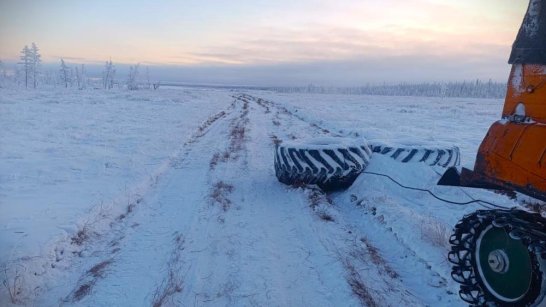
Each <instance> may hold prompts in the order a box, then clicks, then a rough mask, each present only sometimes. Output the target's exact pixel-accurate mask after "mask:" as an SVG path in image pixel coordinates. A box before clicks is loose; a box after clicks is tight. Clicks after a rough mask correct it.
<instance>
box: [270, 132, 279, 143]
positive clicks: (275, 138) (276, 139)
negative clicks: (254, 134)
mask: <svg viewBox="0 0 546 307" xmlns="http://www.w3.org/2000/svg"><path fill="white" fill-rule="evenodd" d="M270 138H271V142H272V143H273V145H279V144H281V143H282V140H281V139H279V138H278V137H277V136H276V135H274V134H272V135H271V136H270Z"/></svg>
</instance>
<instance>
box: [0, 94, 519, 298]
mask: <svg viewBox="0 0 546 307" xmlns="http://www.w3.org/2000/svg"><path fill="white" fill-rule="evenodd" d="M248 94H250V95H242V94H241V93H236V92H231V91H226V90H213V89H206V90H200V89H195V88H193V89H160V90H158V91H135V92H127V91H112V92H103V91H62V90H44V91H15V90H6V89H0V133H1V134H0V148H1V151H0V212H1V214H0V246H1V247H2V248H1V249H0V266H1V268H2V272H1V275H0V277H1V278H0V279H2V281H3V285H2V286H0V305H2V306H4V305H9V304H13V303H16V304H23V305H38V306H50V305H59V304H63V305H65V304H66V305H83V306H108V305H126V306H149V305H153V306H161V305H164V306H169V305H196V306H202V305H207V306H208V305H211V306H224V305H258V306H263V305H275V306H277V305H282V306H294V305H296V306H305V305H307V306H339V305H345V306H358V305H369V306H459V305H460V306H462V305H463V304H462V303H461V301H460V300H459V299H458V296H457V285H456V284H455V283H454V282H452V281H451V278H450V277H449V270H450V267H449V265H448V263H447V261H446V254H447V249H448V244H447V237H448V236H449V232H450V229H451V227H452V226H453V225H454V223H455V222H456V221H457V220H458V219H459V218H460V217H461V216H462V215H463V214H465V213H466V212H470V211H472V210H474V209H476V208H477V205H475V206H468V207H462V208H461V207H459V206H456V205H447V204H444V203H441V202H439V201H437V200H435V199H432V198H431V197H430V196H429V195H428V194H423V193H419V192H414V191H411V192H408V191H405V190H401V189H400V188H399V187H398V186H396V185H395V184H394V183H392V182H390V181H388V180H386V179H384V178H381V177H374V176H372V175H367V174H364V175H361V176H360V177H359V178H358V179H357V181H356V182H355V183H354V184H353V186H351V187H350V188H349V189H348V190H346V191H343V192H338V193H334V194H330V195H326V194H324V193H322V192H321V191H320V190H317V189H315V188H312V187H307V188H293V187H287V186H284V185H282V184H280V183H279V182H277V180H276V178H275V175H274V170H273V148H274V142H275V141H278V140H289V139H290V140H295V141H297V140H301V139H305V138H310V137H323V136H339V135H343V136H357V135H358V136H365V137H367V138H369V139H371V140H374V141H380V142H382V143H390V144H421V145H423V144H425V145H426V144H430V145H434V146H437V145H457V146H460V147H461V151H462V154H463V157H462V158H463V160H462V162H463V164H464V165H466V166H471V165H472V163H473V159H474V155H475V153H476V150H477V147H478V145H479V143H480V141H481V139H482V138H483V136H484V134H485V132H486V130H487V127H488V126H489V124H490V123H491V122H492V121H494V120H496V119H497V117H498V114H499V113H500V109H501V107H502V101H500V100H483V99H445V98H444V99H441V98H416V97H412V98H405V97H380V96H336V95H307V94H306V95H290V94H275V93H270V92H250V93H248ZM259 97H261V98H264V100H261V99H258V98H259ZM368 170H370V171H375V172H380V173H385V174H389V175H391V176H392V177H394V178H396V179H397V180H399V181H400V182H403V183H405V184H408V185H412V186H417V187H424V188H428V189H431V190H433V191H435V192H436V193H437V194H439V195H441V196H442V197H445V198H449V199H452V200H456V201H466V200H469V199H470V198H471V197H472V198H481V199H486V200H489V201H493V202H496V203H498V204H503V205H513V203H511V201H510V200H508V199H507V198H505V197H503V196H500V195H497V194H493V193H490V192H487V191H476V190H467V189H458V188H445V187H437V186H435V183H436V181H437V180H438V178H439V173H441V172H442V169H441V168H431V167H428V166H425V165H423V164H419V163H413V164H401V163H398V162H395V161H393V160H390V159H389V158H385V157H382V156H377V157H376V156H374V157H373V158H372V162H371V164H370V165H369V168H368Z"/></svg>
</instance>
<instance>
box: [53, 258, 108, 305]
mask: <svg viewBox="0 0 546 307" xmlns="http://www.w3.org/2000/svg"><path fill="white" fill-rule="evenodd" d="M112 263H114V260H113V259H107V260H104V261H101V262H99V263H97V264H95V265H94V266H93V267H92V268H90V269H89V270H87V272H85V274H84V275H83V276H82V277H80V280H79V281H78V285H77V286H76V288H75V289H74V290H73V291H72V292H71V293H70V294H69V295H68V296H67V297H66V298H65V299H64V300H63V301H64V302H72V303H75V302H79V301H81V300H82V299H83V298H84V297H86V296H88V295H89V294H90V293H91V290H92V289H93V287H94V286H95V284H96V283H97V281H99V280H100V279H102V278H104V277H105V276H106V269H107V268H108V267H109V266H110V265H111V264H112Z"/></svg>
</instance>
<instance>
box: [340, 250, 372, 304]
mask: <svg viewBox="0 0 546 307" xmlns="http://www.w3.org/2000/svg"><path fill="white" fill-rule="evenodd" d="M343 264H344V266H345V269H346V270H347V276H346V278H347V283H348V284H349V286H350V287H351V290H352V291H353V294H354V295H356V297H358V299H359V300H360V303H361V304H362V305H363V306H368V307H377V306H380V305H379V304H378V303H377V302H376V301H375V299H374V297H373V296H372V294H371V292H372V291H371V290H370V289H369V288H368V286H367V285H366V283H365V282H364V280H363V278H362V276H361V275H360V273H359V272H358V271H357V270H356V268H355V267H354V266H353V265H352V264H351V263H350V261H349V260H347V259H346V260H345V261H343Z"/></svg>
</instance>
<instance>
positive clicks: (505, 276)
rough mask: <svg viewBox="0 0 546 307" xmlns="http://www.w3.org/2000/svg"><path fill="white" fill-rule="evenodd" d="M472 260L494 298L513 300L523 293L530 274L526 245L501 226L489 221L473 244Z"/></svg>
mask: <svg viewBox="0 0 546 307" xmlns="http://www.w3.org/2000/svg"><path fill="white" fill-rule="evenodd" d="M476 245H477V246H476V247H477V248H476V264H477V267H478V272H479V274H480V277H481V280H482V282H483V284H484V286H485V287H486V288H487V290H488V292H490V293H491V294H492V295H493V296H495V297H496V298H497V299H498V300H500V301H504V302H517V301H518V300H520V299H521V298H523V297H524V296H525V294H526V293H527V292H528V291H529V288H530V286H531V281H532V278H533V264H532V261H531V257H530V255H529V251H528V250H527V247H526V246H525V245H524V244H523V243H522V242H521V240H514V239H512V238H511V237H510V236H509V235H508V233H507V232H506V231H505V230H504V229H503V228H497V227H494V226H493V225H489V226H488V227H487V228H486V229H485V230H484V231H483V232H482V233H481V234H480V237H479V238H478V241H477V244H476Z"/></svg>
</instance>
